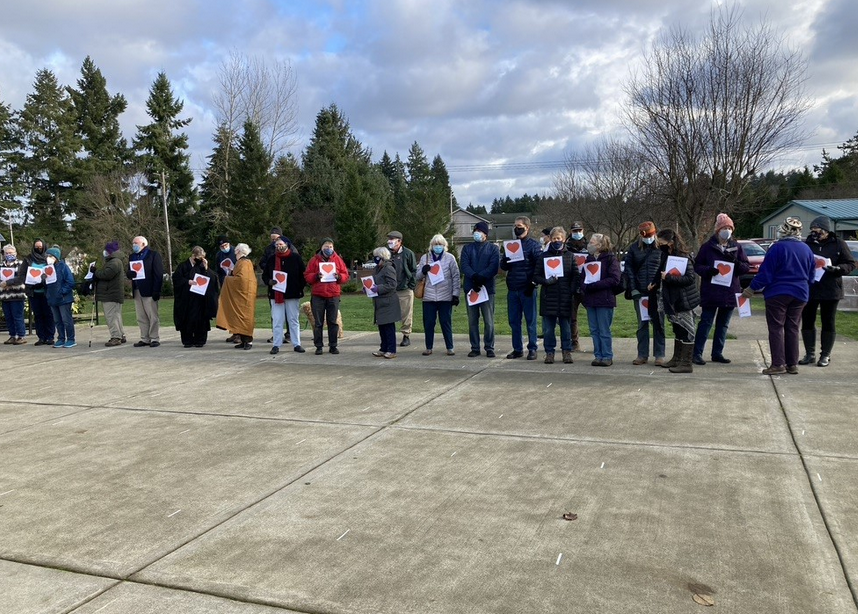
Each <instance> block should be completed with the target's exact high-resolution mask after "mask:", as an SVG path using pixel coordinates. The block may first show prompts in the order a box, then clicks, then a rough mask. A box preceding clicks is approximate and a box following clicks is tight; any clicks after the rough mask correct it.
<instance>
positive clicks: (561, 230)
mask: <svg viewBox="0 0 858 614" xmlns="http://www.w3.org/2000/svg"><path fill="white" fill-rule="evenodd" d="M556 234H561V235H563V240H564V241H565V240H566V229H565V228H563V226H555V227H554V228H552V229H551V232H549V233H548V238H549V239H550V238H551V237H553V236H554V235H556Z"/></svg>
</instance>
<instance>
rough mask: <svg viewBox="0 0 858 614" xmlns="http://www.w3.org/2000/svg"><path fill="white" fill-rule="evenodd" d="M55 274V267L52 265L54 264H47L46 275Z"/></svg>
mask: <svg viewBox="0 0 858 614" xmlns="http://www.w3.org/2000/svg"><path fill="white" fill-rule="evenodd" d="M53 274H54V267H52V266H46V267H45V275H47V276H48V277H50V276H51V275H53Z"/></svg>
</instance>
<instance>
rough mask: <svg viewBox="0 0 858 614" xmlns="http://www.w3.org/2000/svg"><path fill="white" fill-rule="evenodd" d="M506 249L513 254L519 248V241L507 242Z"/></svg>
mask: <svg viewBox="0 0 858 614" xmlns="http://www.w3.org/2000/svg"><path fill="white" fill-rule="evenodd" d="M506 249H507V251H509V252H512V253H513V254H515V253H517V252H518V250H520V249H521V243H507V246H506Z"/></svg>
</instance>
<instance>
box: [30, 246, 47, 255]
mask: <svg viewBox="0 0 858 614" xmlns="http://www.w3.org/2000/svg"><path fill="white" fill-rule="evenodd" d="M33 251H34V252H36V253H37V254H44V253H45V248H44V247H34V248H33Z"/></svg>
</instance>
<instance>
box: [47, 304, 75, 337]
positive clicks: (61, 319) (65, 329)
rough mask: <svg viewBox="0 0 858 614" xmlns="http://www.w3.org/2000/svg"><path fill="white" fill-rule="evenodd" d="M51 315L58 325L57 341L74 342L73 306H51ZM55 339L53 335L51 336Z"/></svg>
mask: <svg viewBox="0 0 858 614" xmlns="http://www.w3.org/2000/svg"><path fill="white" fill-rule="evenodd" d="M51 315H52V316H53V318H54V322H56V325H57V341H62V342H66V341H74V320H73V319H72V304H71V303H66V304H65V305H57V306H54V305H51ZM51 336H52V337H53V335H51Z"/></svg>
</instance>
